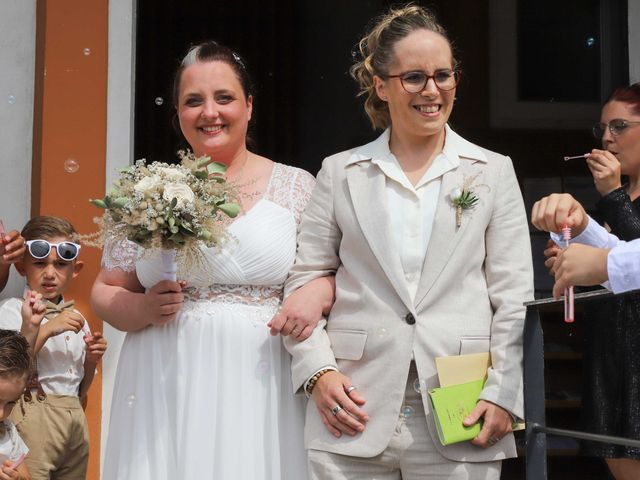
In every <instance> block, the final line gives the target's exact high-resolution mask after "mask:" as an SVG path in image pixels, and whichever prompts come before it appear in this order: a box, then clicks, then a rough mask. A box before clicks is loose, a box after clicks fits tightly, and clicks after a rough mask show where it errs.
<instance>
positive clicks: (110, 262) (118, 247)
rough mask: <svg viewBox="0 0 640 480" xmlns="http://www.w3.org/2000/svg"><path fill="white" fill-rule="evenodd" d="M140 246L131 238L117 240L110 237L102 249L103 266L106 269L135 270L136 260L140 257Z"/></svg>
mask: <svg viewBox="0 0 640 480" xmlns="http://www.w3.org/2000/svg"><path fill="white" fill-rule="evenodd" d="M139 248H140V247H138V245H136V244H135V243H133V242H130V241H129V240H121V241H116V240H114V239H113V238H108V239H107V240H106V241H105V242H104V248H103V249H102V268H104V269H105V270H114V269H116V268H119V269H120V270H124V271H125V272H134V271H135V270H136V260H138V259H139V258H140V252H139Z"/></svg>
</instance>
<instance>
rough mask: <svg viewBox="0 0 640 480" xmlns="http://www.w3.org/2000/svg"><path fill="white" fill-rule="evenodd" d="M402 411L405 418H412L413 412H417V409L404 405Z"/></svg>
mask: <svg viewBox="0 0 640 480" xmlns="http://www.w3.org/2000/svg"><path fill="white" fill-rule="evenodd" d="M400 413H401V414H402V416H403V417H404V418H411V417H413V414H414V413H415V411H414V410H413V407H411V406H409V405H403V406H402V408H401V409H400Z"/></svg>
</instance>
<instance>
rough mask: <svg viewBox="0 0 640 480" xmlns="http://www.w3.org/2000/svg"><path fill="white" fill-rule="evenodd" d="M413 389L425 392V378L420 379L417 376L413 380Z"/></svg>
mask: <svg viewBox="0 0 640 480" xmlns="http://www.w3.org/2000/svg"><path fill="white" fill-rule="evenodd" d="M413 389H414V390H415V391H416V392H417V393H425V392H426V391H427V382H426V380H420V379H419V378H416V379H415V380H414V381H413Z"/></svg>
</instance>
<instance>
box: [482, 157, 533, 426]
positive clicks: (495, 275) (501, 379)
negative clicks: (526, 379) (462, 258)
mask: <svg viewBox="0 0 640 480" xmlns="http://www.w3.org/2000/svg"><path fill="white" fill-rule="evenodd" d="M496 189H497V191H496V197H495V204H494V209H493V214H492V216H491V220H490V223H489V226H488V227H487V231H486V234H485V235H486V237H485V240H486V259H485V275H486V279H487V287H488V294H489V299H490V301H491V305H492V308H493V312H494V313H493V320H492V324H491V362H492V366H491V368H490V369H489V372H488V378H487V382H486V384H485V388H484V390H483V391H482V394H481V396H480V398H481V399H483V400H488V401H490V402H492V403H495V404H497V405H499V406H501V407H502V408H504V409H505V410H507V411H509V412H511V413H512V414H513V415H515V416H517V417H519V418H523V417H524V401H523V381H522V332H523V328H524V319H525V314H526V309H525V307H524V306H523V302H525V301H528V300H532V299H533V268H532V263H531V244H530V240H529V229H528V223H527V215H526V212H525V208H524V203H523V201H522V195H521V193H520V188H519V186H518V182H517V179H516V175H515V172H514V170H513V165H512V163H511V160H510V159H509V158H507V159H506V161H505V162H504V165H503V166H502V168H501V170H500V175H499V179H498V182H497V183H496Z"/></svg>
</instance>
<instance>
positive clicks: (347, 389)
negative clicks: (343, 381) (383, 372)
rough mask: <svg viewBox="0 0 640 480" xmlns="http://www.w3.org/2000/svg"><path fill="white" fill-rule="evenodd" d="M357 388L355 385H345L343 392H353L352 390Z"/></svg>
mask: <svg viewBox="0 0 640 480" xmlns="http://www.w3.org/2000/svg"><path fill="white" fill-rule="evenodd" d="M357 388H358V387H356V386H355V385H351V386H349V387H347V388H346V389H345V392H347V393H351V392H353V391H354V390H356V389H357Z"/></svg>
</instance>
